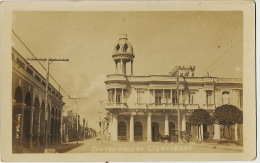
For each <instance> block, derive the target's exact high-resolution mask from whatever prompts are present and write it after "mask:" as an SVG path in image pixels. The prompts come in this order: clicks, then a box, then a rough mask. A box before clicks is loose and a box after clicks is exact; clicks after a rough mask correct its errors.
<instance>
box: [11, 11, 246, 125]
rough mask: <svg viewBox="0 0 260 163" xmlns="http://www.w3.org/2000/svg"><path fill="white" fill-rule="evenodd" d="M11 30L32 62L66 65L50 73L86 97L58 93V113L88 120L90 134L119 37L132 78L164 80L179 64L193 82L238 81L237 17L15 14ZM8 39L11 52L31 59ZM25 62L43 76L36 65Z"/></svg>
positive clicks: (235, 13)
mask: <svg viewBox="0 0 260 163" xmlns="http://www.w3.org/2000/svg"><path fill="white" fill-rule="evenodd" d="M12 29H13V30H14V32H15V33H16V34H17V35H18V37H19V38H20V39H21V40H22V41H23V42H24V43H25V44H26V46H27V47H28V48H29V49H30V50H31V51H32V52H33V54H34V55H35V56H37V57H38V58H45V57H49V58H68V59H69V62H53V63H52V64H51V66H50V73H51V74H52V76H54V78H55V80H56V81H58V82H59V83H60V85H61V87H62V88H63V89H64V90H65V91H66V92H67V93H68V94H69V95H70V96H71V97H79V98H86V99H84V100H78V101H77V104H76V103H75V102H73V101H71V100H69V99H68V97H67V96H66V95H65V94H64V93H63V92H61V93H62V94H63V96H64V97H63V100H64V102H65V103H66V104H65V107H64V110H71V109H72V110H73V112H77V113H79V114H80V115H81V117H86V119H88V124H89V126H90V127H93V128H96V129H97V128H98V126H97V124H98V123H97V120H98V116H99V112H100V111H101V110H104V108H105V105H104V103H105V102H106V97H107V95H106V93H107V91H106V86H105V83H104V81H105V80H106V75H108V74H113V73H114V70H115V65H114V62H113V59H112V55H113V49H114V46H115V45H116V43H117V41H118V39H119V35H120V34H121V33H126V34H127V35H128V40H129V42H131V43H132V45H133V48H134V54H135V58H134V63H133V64H134V75H168V73H169V71H170V70H171V69H172V68H173V67H175V66H177V65H192V66H196V70H195V76H198V77H200V76H205V75H206V74H207V72H209V76H215V77H235V78H237V77H238V78H242V77H243V15H242V12H238V11H233V12H230V11H225V12H224V11H218V12H217V11H216V12H214V11H203V12H198V11H196V12H195V11H194V12H192V11H163V12H162V11H153V12H147V11H146V12H126V11H123V12H121V11H120V12H119V11H118V12H113V11H107V12H101V11H89V12H82V11H67V12H65V11H64V12H63V11H56V12H55V11H53V12H51V11H44V12H41V11H35V12H34V11H20V12H14V13H13V24H12ZM12 38H13V47H15V48H16V49H17V50H18V52H20V54H21V55H22V56H23V57H25V58H28V57H30V58H31V57H32V56H31V54H30V53H29V52H28V51H27V50H26V49H25V47H24V46H23V45H22V44H21V42H20V41H19V40H18V39H17V38H16V36H14V35H13V37H12ZM29 63H30V64H32V65H33V66H34V67H35V68H36V69H37V70H38V71H39V72H40V73H41V74H42V75H43V76H45V74H46V72H45V71H44V70H43V69H42V68H41V67H40V66H39V64H38V63H37V62H35V61H29ZM43 64H45V65H46V63H43ZM128 70H130V68H129V67H128ZM129 72H130V71H128V74H130V73H129ZM51 83H52V85H53V86H55V87H56V88H58V87H57V85H56V84H55V83H54V82H53V81H51ZM102 100H103V101H104V102H103V103H102V104H101V103H100V101H102ZM72 104H73V105H72Z"/></svg>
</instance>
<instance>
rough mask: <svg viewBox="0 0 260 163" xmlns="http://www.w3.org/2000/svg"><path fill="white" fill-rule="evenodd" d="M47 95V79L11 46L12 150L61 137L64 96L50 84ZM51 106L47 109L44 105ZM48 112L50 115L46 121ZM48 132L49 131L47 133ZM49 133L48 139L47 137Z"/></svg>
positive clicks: (18, 150) (37, 144)
mask: <svg viewBox="0 0 260 163" xmlns="http://www.w3.org/2000/svg"><path fill="white" fill-rule="evenodd" d="M45 97H46V79H45V77H43V76H42V75H41V74H40V73H39V72H38V71H37V70H36V69H35V68H34V67H33V66H32V65H30V64H29V63H28V62H27V61H26V60H25V59H24V58H23V57H22V56H21V55H20V54H19V53H18V52H17V51H16V50H15V49H14V48H12V102H13V117H12V118H13V124H12V126H13V133H12V142H13V143H12V144H13V152H14V153H17V152H24V151H26V149H29V148H31V147H33V146H40V145H44V144H45V140H47V143H48V144H54V143H59V142H61V139H62V135H61V133H62V131H61V130H62V128H61V124H62V118H61V113H62V107H63V106H64V102H63V101H62V95H61V94H60V92H59V91H58V90H57V89H55V88H54V87H53V86H52V85H51V84H49V88H48V101H47V102H46V101H45V99H46V98H45ZM46 105H48V107H47V110H45V106H46ZM45 114H47V116H48V118H47V121H45ZM45 131H47V134H45ZM45 135H47V138H46V136H45Z"/></svg>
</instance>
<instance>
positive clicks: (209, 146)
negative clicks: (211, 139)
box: [192, 143, 243, 152]
mask: <svg viewBox="0 0 260 163" xmlns="http://www.w3.org/2000/svg"><path fill="white" fill-rule="evenodd" d="M192 145H195V146H200V147H202V146H203V147H207V148H218V149H226V150H234V151H241V152H242V151H243V147H242V149H237V148H232V147H230V146H220V145H208V144H195V143H192ZM235 147H238V146H235Z"/></svg>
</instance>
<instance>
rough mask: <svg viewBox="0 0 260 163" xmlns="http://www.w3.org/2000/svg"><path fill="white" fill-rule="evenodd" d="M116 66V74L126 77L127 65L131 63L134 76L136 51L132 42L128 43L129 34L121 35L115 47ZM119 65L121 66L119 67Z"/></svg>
mask: <svg viewBox="0 0 260 163" xmlns="http://www.w3.org/2000/svg"><path fill="white" fill-rule="evenodd" d="M112 57H113V59H114V61H115V64H116V73H117V74H118V73H119V74H121V73H123V74H125V75H126V63H128V62H131V75H133V65H132V64H133V59H134V57H135V56H134V50H133V46H132V44H131V43H130V42H128V38H127V34H121V35H120V37H119V40H118V42H117V44H116V45H115V46H114V52H113V55H112ZM118 63H120V66H119V67H118Z"/></svg>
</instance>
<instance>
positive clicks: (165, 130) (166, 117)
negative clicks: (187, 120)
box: [164, 115, 169, 135]
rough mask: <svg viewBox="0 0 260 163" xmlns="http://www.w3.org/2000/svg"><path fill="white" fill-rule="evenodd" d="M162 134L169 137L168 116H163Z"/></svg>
mask: <svg viewBox="0 0 260 163" xmlns="http://www.w3.org/2000/svg"><path fill="white" fill-rule="evenodd" d="M164 134H165V135H169V120H168V115H165V121H164Z"/></svg>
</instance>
